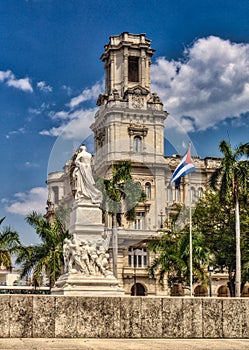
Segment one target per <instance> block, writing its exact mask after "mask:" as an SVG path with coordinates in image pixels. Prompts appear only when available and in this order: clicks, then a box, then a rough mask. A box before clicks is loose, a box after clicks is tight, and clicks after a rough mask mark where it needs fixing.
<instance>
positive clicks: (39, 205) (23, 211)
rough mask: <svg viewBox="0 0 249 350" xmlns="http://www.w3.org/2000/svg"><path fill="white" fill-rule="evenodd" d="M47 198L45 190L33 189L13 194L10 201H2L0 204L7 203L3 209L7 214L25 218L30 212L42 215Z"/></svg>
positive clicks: (40, 188) (41, 188)
mask: <svg viewBox="0 0 249 350" xmlns="http://www.w3.org/2000/svg"><path fill="white" fill-rule="evenodd" d="M47 198H48V192H47V188H45V187H34V188H32V189H31V190H30V191H28V192H18V193H15V195H14V199H13V200H12V201H9V200H6V199H4V200H3V201H2V202H3V203H5V204H6V203H9V205H7V206H6V207H5V209H6V210H7V211H8V212H9V213H12V214H19V215H24V216H26V215H28V214H29V213H31V212H32V211H37V212H41V213H44V212H45V207H46V201H47Z"/></svg>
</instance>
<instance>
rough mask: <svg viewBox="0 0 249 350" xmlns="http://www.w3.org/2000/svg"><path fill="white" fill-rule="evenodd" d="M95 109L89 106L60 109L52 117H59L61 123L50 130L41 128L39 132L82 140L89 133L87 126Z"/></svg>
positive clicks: (92, 118)
mask: <svg viewBox="0 0 249 350" xmlns="http://www.w3.org/2000/svg"><path fill="white" fill-rule="evenodd" d="M96 110H97V108H90V109H86V110H81V109H80V110H76V111H73V112H65V111H60V112H58V113H55V114H54V115H53V119H56V118H57V119H60V120H61V121H62V124H61V125H60V126H58V127H53V128H51V129H50V130H42V131H40V134H41V135H46V136H56V137H57V136H60V137H61V138H63V139H66V140H82V139H84V138H85V137H87V136H88V135H89V134H90V133H91V131H90V129H89V126H90V125H91V123H92V122H93V120H94V115H95V113H96Z"/></svg>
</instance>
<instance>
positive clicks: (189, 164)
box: [170, 146, 195, 188]
mask: <svg viewBox="0 0 249 350" xmlns="http://www.w3.org/2000/svg"><path fill="white" fill-rule="evenodd" d="M193 171H195V167H194V164H193V160H192V158H191V154H190V146H189V147H188V150H187V152H186V153H185V155H184V156H183V158H182V160H181V163H180V164H179V165H178V167H177V168H176V170H175V171H174V173H173V175H172V178H171V180H170V184H172V183H173V182H175V187H176V188H179V187H180V182H181V178H182V177H183V176H185V175H187V174H189V173H192V172H193Z"/></svg>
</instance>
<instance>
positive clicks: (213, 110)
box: [151, 36, 249, 132]
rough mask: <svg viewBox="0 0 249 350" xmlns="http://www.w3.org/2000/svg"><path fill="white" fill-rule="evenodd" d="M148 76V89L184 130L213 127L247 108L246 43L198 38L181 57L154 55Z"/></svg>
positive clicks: (248, 63) (248, 67)
mask: <svg viewBox="0 0 249 350" xmlns="http://www.w3.org/2000/svg"><path fill="white" fill-rule="evenodd" d="M151 80H152V90H153V91H156V92H157V93H158V95H159V96H160V97H161V98H162V100H163V102H164V107H165V109H166V110H167V111H168V112H169V113H170V115H171V116H172V117H173V118H175V119H176V120H177V121H178V123H180V125H181V126H183V127H184V128H185V131H187V132H189V131H194V130H205V129H207V128H209V127H214V126H215V125H216V124H218V123H219V122H221V121H223V120H225V119H226V118H232V117H233V118H234V117H236V118H238V117H240V116H241V115H242V114H245V113H247V112H248V111H249V44H236V43H231V42H230V41H228V40H222V39H221V38H218V37H214V36H210V37H207V38H202V39H199V40H197V41H196V42H195V43H194V44H193V45H192V46H191V47H189V48H187V49H186V50H185V51H184V60H182V61H180V60H179V61H173V60H172V61H168V60H167V59H166V58H165V57H160V58H158V59H157V61H156V63H155V64H153V65H152V66H151ZM168 126H169V125H168Z"/></svg>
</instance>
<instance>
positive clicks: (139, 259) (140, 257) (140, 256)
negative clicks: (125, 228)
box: [128, 248, 148, 267]
mask: <svg viewBox="0 0 249 350" xmlns="http://www.w3.org/2000/svg"><path fill="white" fill-rule="evenodd" d="M147 254H148V253H147V250H146V248H129V255H128V257H129V259H128V261H129V266H130V267H145V266H147V264H148V259H147Z"/></svg>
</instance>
